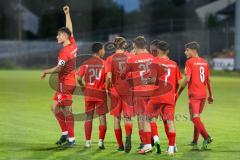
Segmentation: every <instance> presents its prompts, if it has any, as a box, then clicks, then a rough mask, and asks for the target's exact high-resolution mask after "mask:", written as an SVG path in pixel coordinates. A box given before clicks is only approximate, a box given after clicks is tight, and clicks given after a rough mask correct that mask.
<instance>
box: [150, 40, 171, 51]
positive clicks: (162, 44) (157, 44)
mask: <svg viewBox="0 0 240 160" xmlns="http://www.w3.org/2000/svg"><path fill="white" fill-rule="evenodd" d="M151 45H153V46H155V47H156V48H157V49H160V50H161V51H167V50H169V49H170V47H169V44H168V43H167V42H165V41H160V40H153V41H152V42H151Z"/></svg>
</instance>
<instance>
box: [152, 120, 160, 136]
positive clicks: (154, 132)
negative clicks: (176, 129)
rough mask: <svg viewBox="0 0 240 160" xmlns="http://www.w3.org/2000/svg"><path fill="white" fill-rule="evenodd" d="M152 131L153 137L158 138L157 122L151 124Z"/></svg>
mask: <svg viewBox="0 0 240 160" xmlns="http://www.w3.org/2000/svg"><path fill="white" fill-rule="evenodd" d="M150 125H151V130H152V137H154V136H158V128H157V123H156V122H151V123H150Z"/></svg>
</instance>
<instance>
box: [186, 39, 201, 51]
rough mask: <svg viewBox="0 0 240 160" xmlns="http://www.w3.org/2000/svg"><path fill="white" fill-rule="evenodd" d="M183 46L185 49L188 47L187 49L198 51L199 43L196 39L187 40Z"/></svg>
mask: <svg viewBox="0 0 240 160" xmlns="http://www.w3.org/2000/svg"><path fill="white" fill-rule="evenodd" d="M184 46H185V49H187V48H189V49H193V50H196V51H197V52H199V50H200V45H199V44H198V43H197V42H196V41H192V42H189V43H187V44H185V45H184Z"/></svg>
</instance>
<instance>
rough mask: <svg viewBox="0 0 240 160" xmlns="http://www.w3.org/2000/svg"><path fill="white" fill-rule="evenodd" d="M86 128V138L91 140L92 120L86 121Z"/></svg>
mask: <svg viewBox="0 0 240 160" xmlns="http://www.w3.org/2000/svg"><path fill="white" fill-rule="evenodd" d="M84 129H85V138H86V140H91V135H92V121H91V120H90V121H85V123H84Z"/></svg>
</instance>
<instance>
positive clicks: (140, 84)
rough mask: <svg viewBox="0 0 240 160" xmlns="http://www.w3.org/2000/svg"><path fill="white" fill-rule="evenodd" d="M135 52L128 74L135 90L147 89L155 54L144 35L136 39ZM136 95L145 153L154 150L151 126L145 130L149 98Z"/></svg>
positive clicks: (137, 113) (129, 61) (141, 151)
mask: <svg viewBox="0 0 240 160" xmlns="http://www.w3.org/2000/svg"><path fill="white" fill-rule="evenodd" d="M133 43H134V53H135V55H134V56H132V57H131V58H129V59H128V61H127V68H126V74H127V75H128V76H129V75H130V78H131V79H132V80H131V81H130V83H131V84H132V89H133V91H134V92H135V91H140V92H141V91H143V92H144V91H146V90H148V88H147V85H146V84H147V83H148V76H149V75H148V73H149V70H150V69H149V66H150V65H151V63H152V61H153V56H152V55H151V54H149V52H148V51H147V49H146V47H147V42H146V40H145V38H144V37H142V36H139V37H137V38H135V39H134V42H133ZM134 73H139V74H138V75H140V79H139V81H138V78H137V77H135V74H134ZM133 96H134V101H135V103H134V113H135V114H136V115H137V116H138V128H139V136H140V139H141V142H142V143H143V144H144V146H143V148H142V147H141V148H140V151H139V153H141V154H145V153H147V152H151V151H152V145H151V128H147V129H146V130H144V129H145V128H144V122H145V120H144V119H145V116H144V111H145V108H146V106H147V99H148V98H145V97H141V95H139V96H137V95H135V94H134V95H133Z"/></svg>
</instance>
